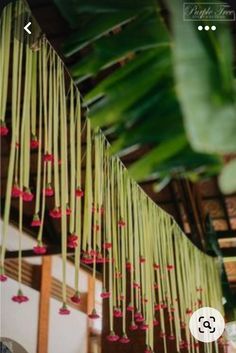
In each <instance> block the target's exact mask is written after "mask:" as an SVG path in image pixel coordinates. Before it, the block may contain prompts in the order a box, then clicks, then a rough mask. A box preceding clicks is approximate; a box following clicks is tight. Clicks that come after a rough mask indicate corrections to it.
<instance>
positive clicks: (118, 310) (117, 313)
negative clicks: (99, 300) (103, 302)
mask: <svg viewBox="0 0 236 353" xmlns="http://www.w3.org/2000/svg"><path fill="white" fill-rule="evenodd" d="M113 315H114V317H122V316H123V314H122V311H121V310H120V308H116V309H114V311H113Z"/></svg>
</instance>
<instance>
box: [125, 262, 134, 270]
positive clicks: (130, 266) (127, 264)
mask: <svg viewBox="0 0 236 353" xmlns="http://www.w3.org/2000/svg"><path fill="white" fill-rule="evenodd" d="M125 267H126V269H127V270H128V271H131V269H132V264H131V262H126V265H125Z"/></svg>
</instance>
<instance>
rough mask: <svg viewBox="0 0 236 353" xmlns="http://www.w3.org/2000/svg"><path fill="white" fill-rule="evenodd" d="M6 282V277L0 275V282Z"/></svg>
mask: <svg viewBox="0 0 236 353" xmlns="http://www.w3.org/2000/svg"><path fill="white" fill-rule="evenodd" d="M6 281H7V276H5V275H4V274H1V275H0V282H6Z"/></svg>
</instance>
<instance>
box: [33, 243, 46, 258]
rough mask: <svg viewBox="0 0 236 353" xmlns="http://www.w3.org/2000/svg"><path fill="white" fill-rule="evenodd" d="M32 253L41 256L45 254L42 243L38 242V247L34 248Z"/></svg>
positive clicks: (44, 247)
mask: <svg viewBox="0 0 236 353" xmlns="http://www.w3.org/2000/svg"><path fill="white" fill-rule="evenodd" d="M33 251H34V253H35V254H37V255H43V254H46V252H47V248H46V246H45V245H42V242H38V245H37V246H34V248H33Z"/></svg>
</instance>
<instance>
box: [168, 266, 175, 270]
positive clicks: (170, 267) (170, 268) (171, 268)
mask: <svg viewBox="0 0 236 353" xmlns="http://www.w3.org/2000/svg"><path fill="white" fill-rule="evenodd" d="M166 267H167V270H168V271H171V270H173V269H174V268H175V266H174V265H167V266H166Z"/></svg>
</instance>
